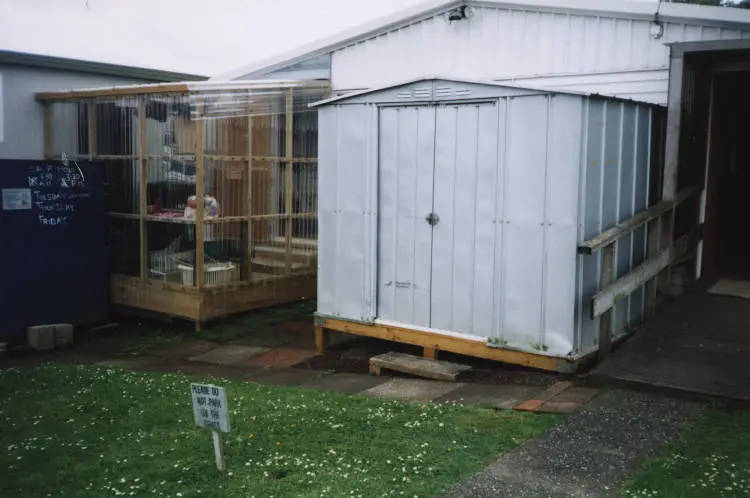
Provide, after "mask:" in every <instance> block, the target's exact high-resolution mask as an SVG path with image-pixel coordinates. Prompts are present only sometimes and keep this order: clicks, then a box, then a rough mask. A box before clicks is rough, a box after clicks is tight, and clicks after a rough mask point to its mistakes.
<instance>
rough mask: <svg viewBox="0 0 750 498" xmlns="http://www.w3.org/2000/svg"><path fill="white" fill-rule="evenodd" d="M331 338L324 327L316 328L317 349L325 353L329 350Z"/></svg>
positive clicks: (317, 326) (318, 326)
mask: <svg viewBox="0 0 750 498" xmlns="http://www.w3.org/2000/svg"><path fill="white" fill-rule="evenodd" d="M329 339H330V337H329V334H328V331H327V330H326V329H325V328H324V327H323V326H322V325H316V326H315V349H316V350H317V351H318V353H323V352H324V351H325V350H326V349H327V348H328V341H329Z"/></svg>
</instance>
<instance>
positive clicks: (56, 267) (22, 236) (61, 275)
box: [0, 160, 108, 340]
mask: <svg viewBox="0 0 750 498" xmlns="http://www.w3.org/2000/svg"><path fill="white" fill-rule="evenodd" d="M103 178H104V176H103V166H102V165H99V164H90V163H87V162H74V161H71V162H68V163H66V164H63V163H61V162H54V161H14V160H0V196H2V203H1V204H0V274H2V275H3V278H2V279H0V316H2V320H0V340H12V339H17V338H18V337H21V338H22V337H23V331H24V330H25V327H27V326H29V325H41V324H49V323H60V322H62V323H73V324H74V325H84V324H87V323H95V322H97V321H102V320H104V319H106V314H107V308H108V292H107V289H108V283H107V279H108V277H107V252H106V235H105V218H104V205H103V204H104V202H103V195H102V188H103Z"/></svg>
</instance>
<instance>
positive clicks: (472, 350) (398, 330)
mask: <svg viewBox="0 0 750 498" xmlns="http://www.w3.org/2000/svg"><path fill="white" fill-rule="evenodd" d="M322 326H323V327H325V328H327V329H330V330H338V331H340V332H346V333H347V334H355V335H361V336H366V337H375V338H377V339H384V340H386V341H393V342H400V343H404V344H413V345H415V346H422V347H425V346H428V347H437V348H438V349H440V350H441V351H450V352H452V353H457V354H464V355H467V356H474V357H477V358H485V359H488V360H495V361H502V362H506V363H513V364H516V365H523V366H527V367H532V368H538V369H540V370H548V371H552V372H568V373H569V372H572V371H574V370H575V369H576V367H577V365H576V364H575V363H572V362H570V361H568V360H567V359H563V358H555V357H552V356H545V355H540V354H534V353H525V352H521V351H512V350H509V349H500V348H490V347H488V346H487V344H486V343H484V342H483V341H476V340H472V339H465V338H462V337H453V336H448V335H442V334H436V333H433V332H426V331H422V330H414V329H409V328H405V327H394V326H390V325H381V324H365V323H358V322H351V321H348V320H339V319H333V318H326V319H325V320H324V323H323V324H322Z"/></svg>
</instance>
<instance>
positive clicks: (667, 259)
mask: <svg viewBox="0 0 750 498" xmlns="http://www.w3.org/2000/svg"><path fill="white" fill-rule="evenodd" d="M694 239H695V234H694V233H687V234H685V235H683V236H682V237H680V238H679V239H678V240H677V241H675V243H674V245H673V246H672V247H670V248H668V249H665V250H663V251H661V252H660V253H659V254H658V255H657V256H656V257H654V258H651V259H648V260H646V261H645V262H644V263H643V264H641V265H639V266H638V267H636V268H634V269H633V271H631V272H630V273H628V274H627V275H625V276H624V277H622V278H620V279H618V280H617V281H616V282H614V283H612V284H610V285H608V286H606V287H604V288H602V290H601V291H599V292H598V293H597V294H596V295H595V296H594V298H593V306H592V312H591V313H592V317H593V318H596V317H597V316H601V315H603V314H605V313H607V312H608V311H609V310H611V309H612V307H613V306H614V304H615V303H616V302H617V301H618V300H620V299H623V298H625V297H627V296H628V295H630V294H631V293H632V292H633V291H635V290H636V289H639V288H640V287H641V286H642V285H643V284H644V283H646V282H647V281H648V280H650V279H653V278H654V277H655V276H656V275H657V274H658V273H659V272H660V271H662V270H663V269H664V268H666V267H667V266H669V264H670V263H671V262H672V261H674V260H676V259H678V258H681V257H682V256H683V255H684V254H685V253H686V252H687V251H688V250H689V249H690V246H691V242H692V241H693V240H694Z"/></svg>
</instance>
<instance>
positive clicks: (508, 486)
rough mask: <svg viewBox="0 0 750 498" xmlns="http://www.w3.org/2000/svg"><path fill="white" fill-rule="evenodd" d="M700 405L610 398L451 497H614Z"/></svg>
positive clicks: (616, 394)
mask: <svg viewBox="0 0 750 498" xmlns="http://www.w3.org/2000/svg"><path fill="white" fill-rule="evenodd" d="M704 410H705V407H704V406H703V405H700V404H698V403H695V402H691V401H686V400H681V399H672V398H667V397H664V396H658V395H654V394H646V393H638V392H629V391H619V390H613V391H607V392H605V393H603V394H601V395H600V396H599V397H597V398H596V399H594V400H593V401H592V402H591V403H589V404H588V405H586V406H585V407H584V408H583V409H582V410H581V411H579V412H577V413H574V414H572V415H569V416H567V417H565V419H564V420H563V421H562V422H561V423H559V424H557V425H556V426H554V427H552V428H551V429H550V430H548V431H547V432H546V433H545V434H544V435H543V436H542V437H541V438H539V439H536V440H532V441H529V442H527V443H526V444H524V445H522V446H521V447H519V448H517V449H515V450H512V451H510V452H508V453H505V454H503V455H502V456H501V457H500V458H499V459H498V460H497V461H495V463H493V464H491V465H490V466H489V467H487V468H486V469H485V470H483V471H482V472H480V473H478V474H476V475H474V476H473V477H472V478H470V479H469V480H468V481H466V482H464V483H462V484H460V485H458V486H457V487H456V488H454V489H453V490H452V491H451V492H449V493H447V494H446V495H445V496H449V497H452V498H504V497H508V498H526V497H529V498H531V497H533V498H537V497H541V496H543V497H571V496H575V497H609V496H617V495H618V494H619V493H618V490H619V489H620V488H621V487H622V486H623V485H624V484H625V483H626V482H627V481H628V479H629V478H630V477H631V475H632V474H633V472H635V471H636V470H637V469H638V468H639V467H640V466H641V465H642V464H643V462H644V461H646V460H647V459H649V458H653V457H655V456H657V455H658V454H659V453H660V452H661V451H662V449H663V448H664V446H665V445H667V444H669V443H671V442H673V441H675V440H676V439H677V438H679V435H680V432H681V431H682V430H683V429H684V428H685V427H686V423H688V422H689V421H690V420H693V419H694V418H695V417H697V416H699V415H700V414H702V413H703V411H704Z"/></svg>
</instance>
